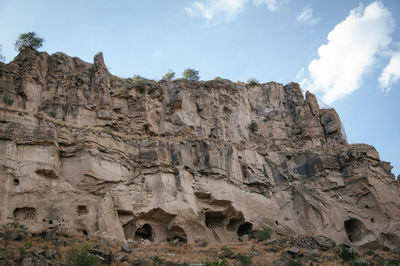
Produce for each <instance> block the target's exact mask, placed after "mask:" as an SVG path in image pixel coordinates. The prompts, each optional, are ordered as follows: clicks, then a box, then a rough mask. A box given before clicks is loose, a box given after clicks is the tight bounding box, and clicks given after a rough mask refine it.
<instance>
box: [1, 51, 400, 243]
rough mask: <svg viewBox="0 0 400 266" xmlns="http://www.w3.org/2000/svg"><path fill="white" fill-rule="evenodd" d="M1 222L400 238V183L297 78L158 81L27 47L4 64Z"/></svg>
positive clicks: (130, 235) (108, 234) (224, 238)
mask: <svg viewBox="0 0 400 266" xmlns="http://www.w3.org/2000/svg"><path fill="white" fill-rule="evenodd" d="M0 98H1V103H0V179H1V185H0V223H1V224H6V223H9V222H12V221H18V222H20V223H23V224H24V225H26V226H28V227H29V228H30V229H31V230H34V231H35V230H42V229H44V228H48V227H53V226H59V227H61V228H66V229H67V230H70V231H73V232H81V233H84V234H88V235H98V236H100V237H104V238H110V239H116V240H119V241H125V240H129V239H141V238H143V239H149V240H150V241H156V242H158V241H164V240H167V239H179V240H181V241H188V242H195V241H209V242H213V241H219V242H228V241H237V240H238V239H239V238H245V237H246V235H247V234H249V232H251V231H257V230H260V229H262V228H265V227H269V228H272V229H273V230H274V231H275V232H276V233H277V234H305V235H322V236H326V237H329V238H332V239H334V240H335V241H337V242H339V243H348V244H351V245H356V246H366V245H367V246H374V245H384V246H387V247H394V246H396V245H397V246H399V243H400V188H399V183H398V182H397V181H396V180H395V179H394V176H393V175H392V174H391V172H390V170H391V166H390V164H389V163H386V162H382V161H380V159H379V155H378V153H377V152H376V150H375V149H374V148H373V147H371V146H368V145H364V144H357V145H348V144H347V143H346V140H345V139H344V137H343V135H342V133H341V124H340V120H339V118H338V115H337V113H336V112H335V110H333V109H320V108H319V106H318V103H317V101H316V99H315V96H314V95H313V94H311V93H307V94H306V99H304V97H303V95H302V93H301V89H300V87H299V85H298V84H296V83H290V84H288V85H286V86H283V85H281V84H278V83H274V82H270V83H266V84H259V85H252V86H250V85H246V84H244V83H233V82H231V81H228V80H223V79H215V80H212V81H206V82H195V81H185V80H174V81H160V82H155V81H149V80H133V79H122V78H119V77H115V76H113V75H111V74H110V73H109V72H108V70H107V68H106V66H105V64H104V62H103V57H102V54H101V53H99V54H97V55H96V56H95V58H94V64H88V63H86V62H83V61H81V60H80V59H79V58H71V57H68V56H66V55H65V54H62V53H56V54H53V55H48V54H47V53H43V52H37V51H35V50H32V49H26V50H25V51H23V52H22V53H21V54H20V55H18V56H17V57H16V58H15V60H14V61H13V62H11V63H10V64H7V65H0Z"/></svg>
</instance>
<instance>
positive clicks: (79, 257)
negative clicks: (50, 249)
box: [65, 245, 100, 266]
mask: <svg viewBox="0 0 400 266" xmlns="http://www.w3.org/2000/svg"><path fill="white" fill-rule="evenodd" d="M65 263H66V265H68V266H92V265H99V264H100V262H99V259H98V258H97V257H96V256H95V255H93V254H90V252H89V246H87V245H85V246H83V247H82V248H81V250H76V249H74V250H71V251H70V253H69V254H68V256H67V258H66V261H65Z"/></svg>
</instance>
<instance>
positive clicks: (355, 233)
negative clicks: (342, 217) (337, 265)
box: [344, 218, 368, 242]
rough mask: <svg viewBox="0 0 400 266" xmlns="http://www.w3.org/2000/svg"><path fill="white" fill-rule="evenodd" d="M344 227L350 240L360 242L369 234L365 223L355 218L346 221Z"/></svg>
mask: <svg viewBox="0 0 400 266" xmlns="http://www.w3.org/2000/svg"><path fill="white" fill-rule="evenodd" d="M344 229H345V230H346V234H347V237H348V238H349V240H350V242H359V241H361V240H362V239H363V238H364V237H365V236H366V235H367V234H368V232H367V229H366V228H365V226H364V224H363V223H362V222H361V221H360V220H358V219H355V218H352V219H349V220H347V221H345V222H344Z"/></svg>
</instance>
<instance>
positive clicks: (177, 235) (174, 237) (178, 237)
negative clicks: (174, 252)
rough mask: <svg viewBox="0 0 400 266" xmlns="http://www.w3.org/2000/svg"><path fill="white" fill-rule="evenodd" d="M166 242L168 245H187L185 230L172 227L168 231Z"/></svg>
mask: <svg viewBox="0 0 400 266" xmlns="http://www.w3.org/2000/svg"><path fill="white" fill-rule="evenodd" d="M167 242H169V243H171V242H172V243H187V236H186V233H185V230H183V228H182V227H180V226H176V225H175V226H173V227H172V228H171V229H170V230H169V231H168V238H167Z"/></svg>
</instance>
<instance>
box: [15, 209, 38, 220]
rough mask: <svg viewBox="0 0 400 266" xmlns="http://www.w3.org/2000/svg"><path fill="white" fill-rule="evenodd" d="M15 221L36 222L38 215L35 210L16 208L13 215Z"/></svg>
mask: <svg viewBox="0 0 400 266" xmlns="http://www.w3.org/2000/svg"><path fill="white" fill-rule="evenodd" d="M13 216H14V219H15V220H18V221H32V220H36V218H37V214H36V210H35V208H31V207H24V208H16V209H15V210H14V213H13Z"/></svg>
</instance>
